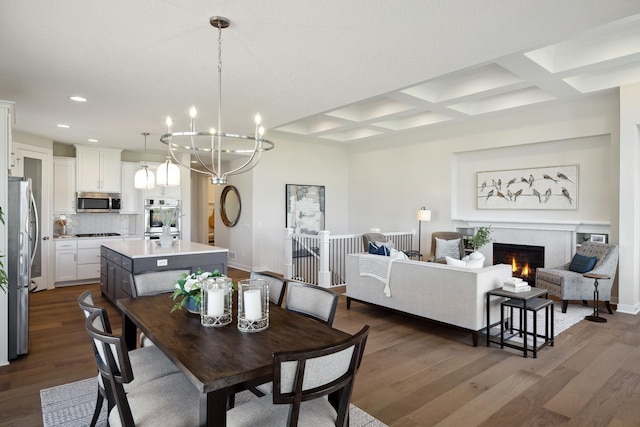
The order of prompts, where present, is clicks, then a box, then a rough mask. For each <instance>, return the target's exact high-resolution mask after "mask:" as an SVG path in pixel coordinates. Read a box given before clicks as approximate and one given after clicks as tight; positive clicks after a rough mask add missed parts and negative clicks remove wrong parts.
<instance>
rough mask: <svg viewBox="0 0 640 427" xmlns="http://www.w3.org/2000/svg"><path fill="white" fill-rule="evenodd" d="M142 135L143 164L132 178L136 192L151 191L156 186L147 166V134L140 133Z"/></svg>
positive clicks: (154, 178)
mask: <svg viewBox="0 0 640 427" xmlns="http://www.w3.org/2000/svg"><path fill="white" fill-rule="evenodd" d="M142 135H144V164H143V165H142V167H141V168H140V170H138V171H137V172H136V174H135V176H134V177H133V187H134V188H137V189H138V190H153V188H154V187H155V186H156V177H155V176H154V175H153V172H151V171H150V170H149V166H148V165H147V136H148V135H149V132H142Z"/></svg>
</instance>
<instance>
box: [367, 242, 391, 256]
mask: <svg viewBox="0 0 640 427" xmlns="http://www.w3.org/2000/svg"><path fill="white" fill-rule="evenodd" d="M369 253H370V254H373V255H386V256H389V249H388V248H387V247H386V246H380V247H378V246H376V245H374V244H373V242H369Z"/></svg>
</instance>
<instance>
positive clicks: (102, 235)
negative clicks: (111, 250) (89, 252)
mask: <svg viewBox="0 0 640 427" xmlns="http://www.w3.org/2000/svg"><path fill="white" fill-rule="evenodd" d="M119 235H120V234H118V233H86V234H76V237H112V236H119Z"/></svg>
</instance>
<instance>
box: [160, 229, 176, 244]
mask: <svg viewBox="0 0 640 427" xmlns="http://www.w3.org/2000/svg"><path fill="white" fill-rule="evenodd" d="M160 246H161V247H163V248H170V247H171V246H173V236H172V235H171V227H166V226H163V227H162V234H161V235H160Z"/></svg>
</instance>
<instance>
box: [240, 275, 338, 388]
mask: <svg viewBox="0 0 640 427" xmlns="http://www.w3.org/2000/svg"><path fill="white" fill-rule="evenodd" d="M286 287H287V301H286V303H285V308H286V309H287V310H289V311H293V312H294V313H298V314H301V315H303V316H307V317H310V318H312V319H314V320H317V321H319V322H321V323H324V324H325V325H327V326H333V318H334V317H335V315H336V309H337V308H338V299H339V297H340V295H338V294H337V293H335V292H333V291H331V290H329V289H325V288H321V287H319V286H317V285H310V284H308V283H302V282H297V281H294V280H287V283H286ZM249 390H250V391H251V392H252V393H253V394H255V395H256V396H258V397H262V396H264V395H267V394H269V393H271V391H272V390H273V383H271V382H268V383H264V384H260V385H258V386H255V387H251V388H250V389H249Z"/></svg>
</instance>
